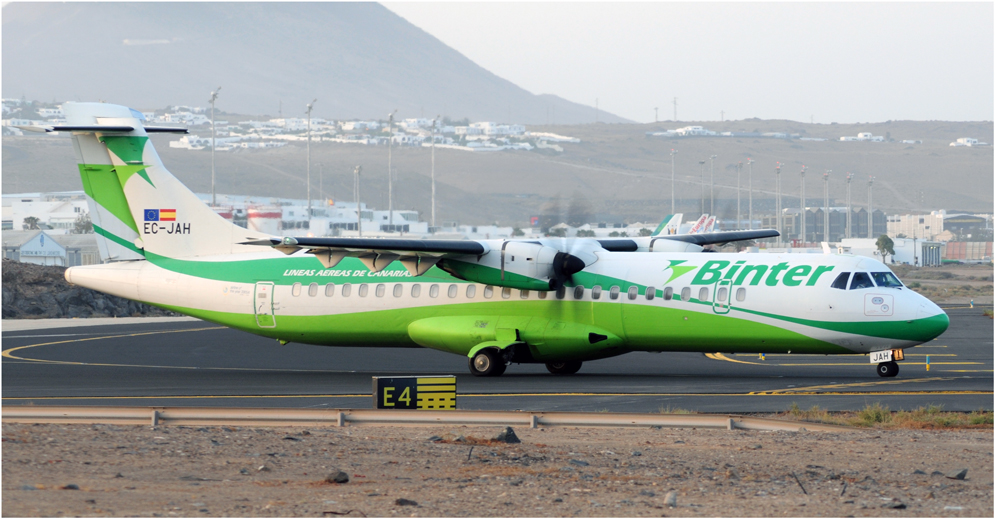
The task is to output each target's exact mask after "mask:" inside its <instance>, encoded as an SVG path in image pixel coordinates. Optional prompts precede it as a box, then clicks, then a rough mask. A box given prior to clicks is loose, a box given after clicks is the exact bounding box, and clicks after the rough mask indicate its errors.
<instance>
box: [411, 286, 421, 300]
mask: <svg viewBox="0 0 995 519" xmlns="http://www.w3.org/2000/svg"><path fill="white" fill-rule="evenodd" d="M420 295H421V283H415V284H414V285H411V297H413V298H414V297H418V296H420Z"/></svg>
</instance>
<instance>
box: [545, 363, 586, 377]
mask: <svg viewBox="0 0 995 519" xmlns="http://www.w3.org/2000/svg"><path fill="white" fill-rule="evenodd" d="M581 364H583V363H582V362H581V361H579V360H567V361H563V362H547V363H546V369H548V370H549V372H550V373H552V374H554V375H573V374H574V373H577V372H578V371H580V366H581Z"/></svg>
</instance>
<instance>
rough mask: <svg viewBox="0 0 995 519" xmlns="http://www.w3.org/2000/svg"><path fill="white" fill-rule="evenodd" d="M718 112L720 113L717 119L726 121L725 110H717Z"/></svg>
mask: <svg viewBox="0 0 995 519" xmlns="http://www.w3.org/2000/svg"><path fill="white" fill-rule="evenodd" d="M719 114H720V117H719V120H720V121H722V122H726V111H725V110H719Z"/></svg>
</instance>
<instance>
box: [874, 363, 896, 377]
mask: <svg viewBox="0 0 995 519" xmlns="http://www.w3.org/2000/svg"><path fill="white" fill-rule="evenodd" d="M878 375H879V376H882V377H886V378H891V377H894V376H895V375H898V363H897V362H895V361H890V362H882V363H881V364H878Z"/></svg>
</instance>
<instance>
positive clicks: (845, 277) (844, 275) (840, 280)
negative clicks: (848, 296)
mask: <svg viewBox="0 0 995 519" xmlns="http://www.w3.org/2000/svg"><path fill="white" fill-rule="evenodd" d="M847 281H850V273H849V272H840V275H838V276H836V281H833V288H838V289H840V290H846V282H847Z"/></svg>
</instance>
